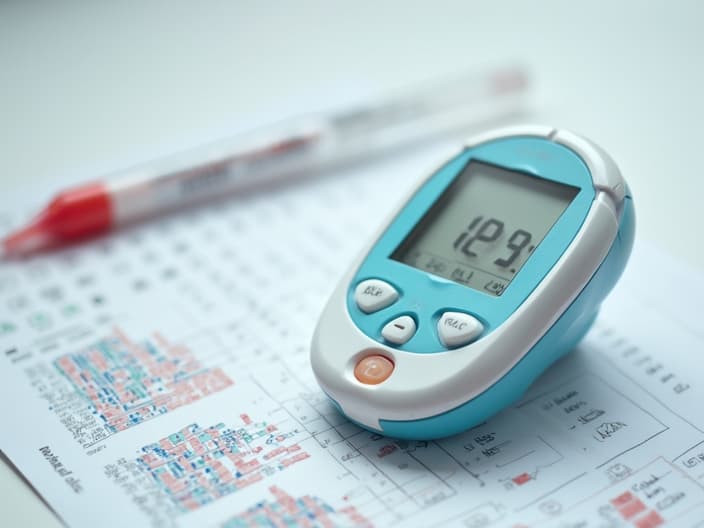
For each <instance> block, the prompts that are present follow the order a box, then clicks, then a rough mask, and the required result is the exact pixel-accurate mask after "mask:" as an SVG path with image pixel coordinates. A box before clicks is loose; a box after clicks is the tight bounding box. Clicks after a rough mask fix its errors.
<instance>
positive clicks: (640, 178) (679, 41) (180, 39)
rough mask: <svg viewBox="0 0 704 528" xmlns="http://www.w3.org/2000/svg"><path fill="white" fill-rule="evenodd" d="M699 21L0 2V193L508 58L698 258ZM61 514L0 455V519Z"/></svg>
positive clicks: (586, 13)
mask: <svg viewBox="0 0 704 528" xmlns="http://www.w3.org/2000/svg"><path fill="white" fill-rule="evenodd" d="M43 4H44V5H43ZM702 20H704V3H701V2H697V1H691V2H664V1H661V2H647V3H643V2H609V1H598V2H588V3H580V4H579V5H578V4H576V3H573V2H560V1H551V2H547V1H544V2H521V1H515V2H504V1H500V2H482V3H479V2H468V1H457V2H447V1H438V0H436V1H433V2H426V3H421V2H409V1H408V0H405V1H395V2H388V1H387V2H377V1H368V2H361V1H358V2H349V3H346V4H343V3H337V2H327V1H324V0H320V1H318V0H316V1H305V2H290V1H289V2H276V3H265V2H254V1H252V2H221V3H216V2H206V1H200V2H192V3H185V2H182V3H181V4H180V5H178V3H174V2H150V3H148V4H146V3H137V2H135V3H133V4H131V5H129V4H128V3H126V2H93V3H90V2H63V3H59V2H46V3H41V2H37V3H34V2H33V3H30V2H14V3H9V2H8V3H3V4H2V5H0V79H2V81H1V82H0V120H1V122H2V126H1V127H0V159H1V160H2V171H1V172H0V205H2V199H3V194H4V191H6V190H12V189H15V188H17V187H19V186H22V185H26V184H28V183H32V184H34V183H38V184H39V185H38V186H37V187H36V188H37V192H38V193H42V194H44V193H46V194H48V193H49V191H50V190H51V189H54V188H56V187H57V186H59V185H60V178H61V177H64V176H66V175H69V174H70V175H72V176H73V177H78V178H84V177H85V178H87V177H90V176H91V175H95V174H99V173H102V172H107V171H110V170H113V169H117V168H121V167H124V166H125V165H129V164H131V163H133V162H136V161H139V160H144V159H148V158H152V157H154V156H156V155H158V154H160V153H167V152H171V151H175V150H179V149H181V148H183V147H187V146H190V145H193V144H198V143H202V142H203V141H204V140H207V139H213V138H217V137H218V136H220V135H223V134H224V133H225V132H226V131H228V130H232V129H234V128H239V126H241V123H242V122H243V120H245V119H249V118H250V117H251V116H252V115H256V114H261V113H267V114H269V115H271V114H272V113H274V114H275V113H276V110H277V109H284V108H286V109H290V108H291V107H292V106H293V107H295V105H296V104H299V103H300V104H303V103H302V102H303V101H309V100H310V98H311V97H312V96H316V95H319V96H320V97H324V98H327V99H331V98H332V99H334V96H335V93H336V92H337V91H340V93H342V92H343V91H344V92H346V94H347V96H348V95H349V93H350V91H351V90H352V91H353V90H354V89H355V87H357V86H359V87H369V86H372V87H374V88H381V89H388V88H393V87H398V86H404V85H408V84H412V83H413V82H415V81H418V80H421V79H428V78H433V77H436V76H443V75H445V76H446V75H447V74H451V73H453V72H460V71H467V70H471V69H472V68H474V67H478V68H482V67H487V66H488V67H491V65H493V64H496V63H505V62H506V61H507V60H509V61H511V60H513V61H516V62H518V63H520V64H522V65H524V66H526V67H527V68H528V69H529V70H530V72H531V74H532V78H533V81H534V89H535V92H534V94H535V99H534V104H533V112H532V114H531V117H532V118H533V120H539V121H541V122H545V123H549V124H552V125H555V126H558V127H564V128H569V129H572V130H574V131H577V132H580V133H582V134H584V135H586V136H588V137H590V138H592V139H594V140H595V141H597V142H598V143H600V144H601V145H602V146H603V147H605V149H606V150H607V151H609V152H610V153H611V154H612V156H613V157H614V158H615V159H616V160H617V162H618V164H619V165H620V167H621V170H622V172H623V174H624V175H625V177H626V178H627V180H628V181H629V183H630V185H631V188H632V191H633V195H634V198H635V203H636V209H637V215H638V237H640V238H643V239H649V240H651V241H654V242H655V243H657V244H659V245H660V246H661V247H663V248H664V249H666V250H668V251H669V252H670V253H672V254H673V255H675V256H677V257H679V258H681V259H683V260H685V261H689V262H690V263H692V264H694V265H695V266H696V267H698V268H699V269H704V246H703V244H702V240H703V238H702V234H701V231H700V230H701V229H702V227H703V223H702V221H701V217H700V215H701V199H702V198H701V197H702V195H704V177H703V176H702V173H703V170H702V168H701V159H700V156H699V154H700V151H701V150H702V149H703V148H704V133H702V124H703V123H704V99H703V94H704V67H703V62H702V61H703V60H704V32H703V31H702V29H701V23H702ZM0 434H9V432H7V431H4V430H3V431H2V433H0ZM59 524H60V523H59V521H58V520H57V519H56V518H55V517H54V516H53V515H52V514H51V512H50V511H49V509H48V508H47V507H46V506H45V505H43V503H42V502H41V500H40V499H39V498H37V497H36V496H35V495H34V494H33V492H32V491H31V490H30V488H29V487H28V486H27V485H26V484H24V483H23V482H22V480H21V478H20V477H19V476H18V475H17V474H16V473H14V472H13V470H12V469H10V467H9V466H8V465H7V464H6V463H0V525H3V526H17V525H27V526H30V525H31V526H57V525H59Z"/></svg>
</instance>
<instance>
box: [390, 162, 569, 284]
mask: <svg viewBox="0 0 704 528" xmlns="http://www.w3.org/2000/svg"><path fill="white" fill-rule="evenodd" d="M578 192H579V188H577V187H572V186H570V185H565V184H562V183H557V182H554V181H550V180H545V179H543V178H538V177H535V176H530V175H528V174H524V173H521V172H515V171H510V170H506V169H503V168H500V167H497V166H494V165H489V164H487V163H482V162H478V161H471V162H469V163H468V164H467V166H466V167H465V168H464V169H463V170H462V172H461V173H460V174H459V175H458V176H457V177H455V180H454V181H453V182H452V183H451V184H450V185H449V186H448V187H447V189H445V191H444V192H443V193H442V195H441V196H440V198H438V200H437V201H436V202H435V203H434V204H433V205H432V207H431V208H430V209H429V210H428V212H427V213H426V214H425V216H423V218H421V220H420V222H418V224H417V225H416V226H415V227H414V228H413V230H412V231H411V232H410V234H409V235H408V236H407V237H406V239H405V240H404V241H403V242H402V243H401V245H400V246H399V247H398V248H396V250H395V251H394V252H393V254H392V255H391V258H392V259H394V260H397V261H399V262H403V263H404V264H408V265H409V266H413V267H414V268H418V269H420V270H423V271H426V272H428V273H431V274H433V275H438V276H440V277H444V278H446V279H450V280H452V281H455V282H457V283H459V284H463V285H465V286H468V287H470V288H474V289H475V290H479V291H483V292H485V293H488V294H490V295H501V294H502V293H503V291H504V290H505V289H506V287H507V286H508V284H509V283H510V282H511V280H513V278H514V277H515V276H516V274H517V273H518V272H519V271H520V269H521V268H522V267H523V265H524V264H525V263H526V261H527V260H528V259H529V258H530V255H531V253H532V252H533V251H534V250H535V248H536V247H537V246H538V244H540V242H541V241H542V240H543V238H545V235H546V234H547V233H548V231H549V230H550V228H551V227H552V226H553V224H554V223H555V222H556V221H557V219H558V218H559V217H560V215H561V214H562V213H563V211H564V210H565V209H566V208H567V206H568V205H569V204H570V202H571V201H572V199H573V198H574V197H575V196H576V195H577V193H578Z"/></svg>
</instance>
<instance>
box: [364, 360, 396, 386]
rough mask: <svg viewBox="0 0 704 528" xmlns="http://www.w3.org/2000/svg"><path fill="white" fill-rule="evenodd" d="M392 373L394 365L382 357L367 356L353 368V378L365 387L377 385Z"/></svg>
mask: <svg viewBox="0 0 704 528" xmlns="http://www.w3.org/2000/svg"><path fill="white" fill-rule="evenodd" d="M393 371H394V363H393V361H391V360H390V359H389V358H386V357H384V356H379V355H374V356H367V357H365V358H362V359H360V360H359V363H357V366H356V367H355V368H354V377H355V378H357V379H358V380H359V381H361V382H362V383H365V384H367V385H378V384H379V383H381V382H382V381H385V380H386V379H387V378H388V377H389V376H391V373H392V372H393Z"/></svg>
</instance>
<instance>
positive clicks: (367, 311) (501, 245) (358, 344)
mask: <svg viewBox="0 0 704 528" xmlns="http://www.w3.org/2000/svg"><path fill="white" fill-rule="evenodd" d="M634 228H635V220H634V211H633V202H632V200H631V196H630V192H629V190H628V187H627V185H626V182H625V181H624V180H623V178H622V177H621V174H620V172H619V170H618V168H617V166H616V164H615V163H614V162H613V160H612V159H611V158H610V157H609V156H608V155H607V154H606V153H605V152H604V151H603V150H602V149H601V148H599V147H598V146H596V145H595V144H594V143H592V142H590V141H588V140H587V139H584V138H582V137H580V136H578V135H576V134H573V133H571V132H568V131H565V130H557V129H553V128H550V127H542V126H531V127H517V128H516V127H512V128H507V129H500V130H497V131H493V132H490V133H487V134H483V135H480V136H478V137H476V138H474V139H472V140H470V141H469V142H468V143H467V144H466V145H465V146H464V148H463V149H462V150H461V151H460V152H459V153H458V154H456V155H454V156H453V157H452V158H450V159H449V160H448V161H446V162H445V163H443V164H442V165H441V166H440V168H438V169H437V170H436V171H435V172H433V173H432V174H431V175H430V176H429V177H427V178H426V179H425V180H424V181H423V182H422V183H420V184H419V185H418V186H417V187H416V188H415V189H414V191H413V193H412V194H411V196H410V198H409V199H408V200H407V201H406V202H405V203H404V204H403V205H402V206H401V207H400V209H398V210H397V211H396V212H395V214H394V215H393V216H392V218H391V220H390V221H389V222H388V223H387V224H386V225H384V226H383V228H382V229H381V231H380V233H379V234H378V235H377V236H376V237H375V238H374V240H373V241H372V242H371V244H370V246H369V247H368V248H367V249H366V250H365V251H364V252H363V253H362V255H361V257H360V258H359V260H358V261H357V262H356V263H355V264H354V265H353V266H352V267H351V268H350V270H349V271H348V272H347V274H346V275H345V276H344V278H343V279H342V281H341V282H340V284H339V285H338V286H337V288H336V289H335V291H334V293H333V294H332V297H331V298H330V300H329V301H328V303H327V305H326V307H325V309H324V311H323V313H322V315H321V317H320V320H319V323H318V326H317V328H316V331H315V334H314V337H313V342H312V348H311V363H312V367H313V371H314V374H315V376H316V378H317V380H318V382H319V383H320V386H321V387H322V389H323V390H324V391H325V393H326V394H327V395H328V396H329V397H330V398H331V399H332V401H333V402H334V403H335V405H336V406H337V407H338V408H339V409H340V410H341V411H342V413H344V414H345V415H346V416H347V417H348V418H350V419H351V420H352V421H354V422H356V423H358V424H360V425H361V426H363V427H365V428H367V429H370V430H373V431H377V432H379V433H382V434H384V435H388V436H391V437H397V438H413V439H431V438H439V437H443V436H448V435H451V434H454V433H457V432H460V431H463V430H466V429H469V428H471V427H472V426H474V425H477V424H479V423H481V422H482V421H484V420H485V419H487V418H489V417H490V416H492V415H494V414H496V413H497V412H499V411H500V410H502V409H503V408H505V407H506V406H508V405H510V404H511V403H513V402H515V401H516V400H518V399H519V398H520V397H521V395H522V394H523V393H524V392H525V391H526V390H527V388H528V387H529V385H530V384H531V383H532V382H533V381H534V380H535V379H536V378H537V377H538V376H539V375H540V374H541V373H542V372H543V371H544V370H545V369H547V368H548V366H550V365H551V364H552V363H553V362H554V361H555V360H557V359H558V358H560V357H561V356H563V355H565V354H567V353H568V352H569V351H570V350H572V349H573V348H574V346H575V345H576V344H577V343H578V342H579V340H580V339H581V338H582V337H583V336H584V334H585V333H586V332H587V330H588V329H589V328H590V326H591V325H592V323H593V321H594V319H595V317H596V314H597V311H598V309H599V306H600V304H601V302H602V301H603V299H604V298H605V297H606V295H607V294H608V292H609V291H610V290H611V288H612V287H613V286H614V284H615V283H616V281H617V280H618V278H619V276H620V275H621V272H622V271H623V268H624V266H625V264H626V261H627V259H628V256H629V254H630V251H631V247H632V244H633V236H634Z"/></svg>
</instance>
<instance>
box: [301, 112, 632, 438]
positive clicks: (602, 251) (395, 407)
mask: <svg viewBox="0 0 704 528" xmlns="http://www.w3.org/2000/svg"><path fill="white" fill-rule="evenodd" d="M509 136H524V137H525V136H533V137H542V138H546V139H551V140H553V141H556V142H558V143H562V144H564V145H565V146H567V147H568V148H570V149H572V150H573V151H575V152H576V153H577V154H579V155H580V157H582V159H583V160H584V161H585V162H586V163H587V166H588V168H589V170H590V172H591V174H592V179H593V181H594V185H595V191H596V196H595V199H594V201H593V203H592V206H591V209H590V210H589V212H588V214H587V217H586V219H585V221H584V223H583V224H582V226H581V228H580V230H579V232H578V233H577V235H576V236H575V238H574V240H573V241H572V243H571V244H570V246H569V247H568V249H567V250H566V251H565V253H564V254H563V255H562V256H561V257H560V259H559V260H558V261H557V263H556V264H555V265H554V266H553V268H552V269H551V270H550V272H549V273H548V274H547V275H546V277H545V278H544V279H543V281H542V282H541V283H540V284H539V285H538V286H537V287H536V288H535V289H534V290H533V292H532V293H531V294H530V295H529V296H528V297H527V298H526V300H525V301H524V302H523V304H522V305H521V306H520V307H519V308H518V309H517V310H516V311H515V312H514V313H513V314H512V315H511V316H510V317H509V318H508V319H507V320H506V321H505V322H504V323H503V325H502V326H500V327H499V328H497V329H495V330H494V331H493V332H491V333H490V334H488V335H487V336H485V337H483V338H481V339H479V340H478V341H476V342H474V343H471V344H469V345H467V346H464V347H461V348H457V349H453V350H449V351H447V352H439V353H432V354H418V353H410V352H404V351H402V350H399V349H396V348H392V347H389V346H386V345H384V344H382V343H379V342H377V341H375V340H373V339H371V338H370V337H368V336H366V335H365V334H364V333H362V332H361V331H360V330H359V329H358V328H357V326H356V325H355V324H354V322H353V321H352V319H351V317H350V316H349V314H348V311H347V306H346V298H347V292H348V289H349V286H350V281H351V280H352V278H353V277H354V276H355V274H356V272H357V269H358V267H359V265H360V264H361V262H362V260H363V259H364V257H365V256H366V255H367V253H368V252H369V250H370V249H371V247H373V245H374V244H375V243H376V241H377V240H378V238H379V237H380V236H381V234H382V233H383V232H384V230H385V229H386V227H387V225H388V222H387V223H385V224H384V225H383V226H382V227H381V229H380V230H379V232H378V233H377V235H376V236H375V237H374V238H373V239H372V240H371V242H370V244H369V246H368V247H367V248H365V249H364V251H362V253H361V255H360V256H359V258H358V259H357V260H356V262H354V263H353V265H352V266H350V269H349V271H348V272H347V273H346V274H345V276H344V277H343V279H342V280H341V281H340V283H339V284H338V286H337V288H336V289H335V291H334V292H333V294H332V296H331V298H330V300H329V301H328V304H327V305H326V307H325V309H324V310H323V313H322V315H321V317H320V321H319V323H318V326H317V328H316V331H315V334H314V336H313V341H312V346H311V364H312V368H313V372H314V373H315V376H316V378H317V380H318V382H319V383H320V385H321V387H322V388H323V390H324V391H325V392H326V393H327V394H328V395H329V396H330V397H331V398H333V399H334V400H335V401H336V402H337V403H338V404H339V405H340V407H341V408H342V411H343V412H344V413H345V414H346V415H347V416H348V417H350V418H351V419H353V420H355V421H356V422H358V423H360V424H362V425H365V426H367V427H370V428H372V429H376V430H379V429H381V425H380V423H379V420H382V419H383V420H419V419H423V418H428V417H431V416H435V415H438V414H441V413H444V412H446V411H449V410H451V409H453V408H455V407H457V406H459V405H461V404H464V403H466V402H467V401H469V400H471V399H473V398H474V397H476V396H478V395H480V394H481V393H482V392H483V391H485V390H486V389H488V388H489V387H491V386H492V385H493V384H494V383H496V382H497V381H498V380H500V379H501V378H502V377H503V376H504V375H505V374H506V373H507V372H508V371H509V370H510V369H511V368H512V367H514V366H515V365H516V364H517V363H518V362H519V361H520V360H521V359H522V358H523V357H524V355H525V354H526V353H527V352H528V351H529V350H530V349H531V348H532V347H533V345H534V344H535V343H536V342H537V341H538V340H539V339H540V338H541V337H542V336H543V335H544V334H545V333H546V332H547V331H548V330H549V329H550V327H551V326H552V325H553V323H555V321H556V320H557V319H558V318H559V317H560V315H562V313H563V312H564V311H565V310H566V309H567V307H569V305H570V304H571V303H572V301H573V300H574V299H575V298H576V296H577V295H578V294H579V292H580V291H581V290H582V289H583V287H584V286H585V285H586V284H587V282H588V281H589V279H590V278H591V277H592V275H593V274H594V272H595V271H596V270H597V268H598V267H599V265H600V264H601V263H602V261H603V260H604V258H605V257H606V255H607V253H608V251H609V249H610V248H611V245H612V244H613V242H614V239H615V238H616V235H617V232H618V227H619V223H618V222H619V213H620V210H621V208H622V205H623V199H624V193H625V188H626V184H625V181H624V180H623V178H622V177H621V174H620V172H619V170H618V168H617V166H616V164H615V163H614V162H613V161H612V160H611V158H610V157H609V156H608V155H606V154H605V153H604V152H603V151H602V150H601V149H599V148H598V147H596V146H595V145H594V144H592V143H591V142H590V141H588V140H586V139H584V138H582V137H580V136H577V135H575V134H572V133H570V132H566V131H558V130H555V129H553V128H550V127H543V126H522V127H509V128H504V129H499V130H496V131H493V132H492V133H490V134H482V135H479V136H476V137H474V138H471V139H470V140H469V141H468V142H467V144H466V147H473V146H476V145H478V144H480V143H484V142H487V141H492V140H495V139H499V138H504V137H509ZM457 153H458V152H455V153H454V155H456V154H457ZM451 157H454V156H451ZM451 157H450V158H451ZM445 161H446V160H443V163H444V162H445ZM430 174H432V172H431V173H430ZM426 179H427V178H426ZM423 184H424V181H423V182H420V184H419V185H423ZM409 197H410V196H409ZM409 197H407V198H406V200H404V201H403V202H402V204H401V206H400V207H399V208H398V209H397V210H396V211H394V212H393V214H392V215H391V217H390V218H389V222H390V221H391V220H392V219H393V218H395V217H396V216H397V214H398V211H399V210H400V209H401V208H403V207H404V206H405V203H406V202H407V201H408V198H409ZM370 350H376V351H379V350H381V351H382V354H383V355H386V356H387V357H389V358H391V359H392V360H393V362H394V365H395V368H394V372H393V374H392V375H391V376H390V377H389V379H388V380H386V381H385V382H384V383H381V384H379V385H364V384H362V383H360V382H359V381H358V380H357V379H356V378H355V376H354V373H353V370H354V367H355V365H356V363H357V362H358V360H359V359H360V358H362V357H363V356H365V355H368V354H369V351H370Z"/></svg>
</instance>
